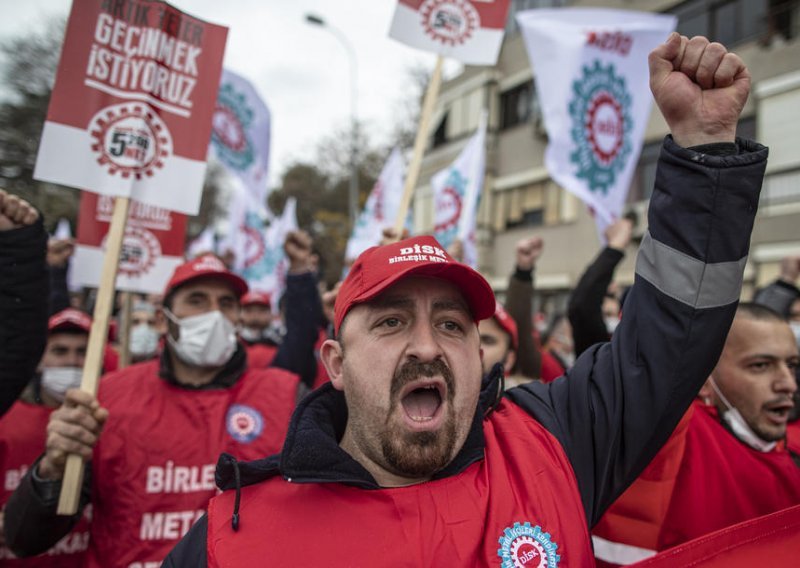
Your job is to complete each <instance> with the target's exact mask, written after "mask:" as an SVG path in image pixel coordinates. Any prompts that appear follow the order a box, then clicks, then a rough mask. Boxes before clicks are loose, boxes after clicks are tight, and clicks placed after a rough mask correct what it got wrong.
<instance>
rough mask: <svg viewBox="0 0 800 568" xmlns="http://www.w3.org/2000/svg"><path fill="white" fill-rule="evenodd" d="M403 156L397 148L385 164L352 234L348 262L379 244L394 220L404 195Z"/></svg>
mask: <svg viewBox="0 0 800 568" xmlns="http://www.w3.org/2000/svg"><path fill="white" fill-rule="evenodd" d="M403 169H404V164H403V155H402V153H401V152H400V148H395V149H394V150H392V153H391V154H390V155H389V158H388V159H387V160H386V163H385V164H384V165H383V169H382V170H381V173H380V175H379V176H378V181H376V182H375V185H374V186H373V188H372V191H371V192H370V194H369V197H368V198H367V202H366V203H365V204H364V210H363V211H362V212H361V215H359V216H358V220H357V221H356V226H355V227H353V233H352V235H350V239H349V240H348V241H347V250H346V252H345V259H349V260H355V259H356V258H357V257H358V255H360V254H361V253H362V252H364V251H365V250H367V249H368V248H369V247H374V246H377V245H378V244H380V242H381V236H382V235H383V230H384V229H385V228H386V226H387V223H391V222H392V221H390V219H394V217H395V215H396V214H397V209H398V207H399V206H400V198H401V197H402V195H403Z"/></svg>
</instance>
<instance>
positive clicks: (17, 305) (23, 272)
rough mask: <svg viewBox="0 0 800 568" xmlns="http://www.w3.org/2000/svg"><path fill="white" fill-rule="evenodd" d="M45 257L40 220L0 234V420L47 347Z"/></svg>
mask: <svg viewBox="0 0 800 568" xmlns="http://www.w3.org/2000/svg"><path fill="white" fill-rule="evenodd" d="M46 253H47V233H46V232H45V230H44V225H43V223H42V219H41V217H40V218H39V220H38V221H36V222H35V223H34V224H33V225H30V226H27V227H20V228H19V229H13V230H11V231H0V415H2V414H5V412H6V411H7V410H8V409H9V408H11V405H12V404H14V401H16V400H17V397H18V396H19V394H20V393H21V392H22V389H24V388H25V385H26V384H28V381H30V379H31V377H32V376H33V372H34V370H35V369H36V366H37V365H38V364H39V360H40V359H41V357H42V353H43V352H44V347H45V344H46V342H47V318H48V312H47V307H48V306H47V297H48V293H49V292H48V290H49V286H48V281H47V278H48V275H47V270H46V267H45V255H46Z"/></svg>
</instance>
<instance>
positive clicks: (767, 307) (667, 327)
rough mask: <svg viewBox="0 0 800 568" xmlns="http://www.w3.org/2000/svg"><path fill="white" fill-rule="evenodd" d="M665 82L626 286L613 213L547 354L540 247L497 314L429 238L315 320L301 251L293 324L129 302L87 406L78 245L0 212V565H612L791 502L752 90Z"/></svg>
mask: <svg viewBox="0 0 800 568" xmlns="http://www.w3.org/2000/svg"><path fill="white" fill-rule="evenodd" d="M650 71H651V88H652V91H653V95H654V97H655V100H656V102H657V104H658V105H659V107H660V109H661V112H662V114H663V115H664V117H665V119H666V121H667V124H668V125H669V127H670V130H671V133H672V134H671V136H669V137H667V139H666V140H665V142H664V147H663V150H662V157H661V159H660V162H659V176H658V177H657V181H656V187H655V188H654V197H653V199H652V200H651V209H650V212H649V223H648V225H649V229H648V232H647V233H646V234H645V237H644V239H643V241H642V245H641V248H640V251H639V257H638V260H637V267H636V280H635V283H634V285H633V286H631V287H630V288H629V289H625V290H624V291H620V289H619V287H618V286H617V285H616V284H615V283H614V272H615V269H616V267H617V266H618V264H619V263H620V261H621V260H622V258H623V256H624V255H625V254H626V252H630V243H631V240H632V233H633V226H634V221H633V220H632V219H629V218H624V219H621V220H619V221H617V222H615V223H613V224H612V225H610V226H609V228H608V229H607V231H606V233H605V237H606V243H607V244H606V246H605V247H604V248H603V249H602V250H601V251H599V253H598V255H597V257H596V258H595V259H594V260H593V261H592V262H591V264H590V265H589V266H587V268H586V270H585V272H584V274H583V275H582V277H581V278H580V279H579V282H578V284H577V285H576V287H575V289H574V290H573V291H572V293H571V296H570V301H569V306H568V310H567V312H566V313H555V314H551V320H550V322H549V325H548V326H547V329H546V331H545V332H544V333H540V330H538V329H537V327H536V326H535V325H534V321H533V317H532V316H533V298H534V295H535V290H536V285H535V269H536V263H537V261H538V259H539V258H540V257H541V256H542V255H543V254H546V243H544V242H543V241H542V239H541V238H539V237H536V236H529V237H526V238H524V239H522V240H520V241H519V242H518V243H517V245H516V251H515V253H516V254H515V266H514V269H513V271H512V273H511V275H510V276H509V280H508V286H507V289H506V294H505V301H504V304H501V303H500V302H498V301H497V300H496V299H495V296H494V292H493V291H492V289H491V287H490V285H489V284H488V282H487V281H486V279H485V278H484V277H483V276H482V275H481V274H480V273H478V272H476V271H475V270H473V269H471V268H469V267H468V266H466V265H464V264H461V263H460V262H459V251H458V250H457V249H453V250H450V251H446V250H443V248H442V247H441V246H440V245H439V243H437V242H436V241H435V240H434V239H433V238H432V237H429V236H424V235H417V236H412V237H408V238H405V239H402V240H397V239H388V240H387V242H385V243H384V244H382V245H381V246H378V247H374V248H371V249H368V250H367V251H365V252H364V253H362V254H361V255H360V256H359V257H358V258H357V259H356V260H355V262H354V263H353V264H352V266H351V267H350V269H349V272H348V275H347V277H346V278H345V279H344V281H343V282H341V283H339V284H338V285H337V286H336V287H335V288H334V289H333V290H331V291H329V292H327V293H325V294H322V295H320V292H319V289H318V287H317V278H316V276H317V275H316V273H315V261H314V258H313V248H312V247H313V243H312V241H311V239H310V237H309V236H308V235H307V234H305V233H303V232H302V231H298V232H294V233H290V235H289V236H288V237H287V239H286V242H285V244H284V249H285V251H286V254H287V257H288V259H289V263H290V268H289V273H288V275H287V283H286V290H285V293H284V295H283V297H282V299H281V300H280V302H281V305H280V309H279V310H278V309H276V308H278V306H275V305H273V300H274V299H273V298H272V297H271V296H270V295H269V294H265V293H263V292H260V291H257V290H248V286H247V283H246V282H245V281H244V280H242V279H241V278H240V277H239V276H237V275H236V274H234V273H233V272H231V271H230V270H229V268H228V267H227V266H226V265H225V264H224V263H223V262H222V260H221V259H220V258H217V257H216V256H214V255H211V254H205V255H200V256H198V257H196V258H194V259H191V260H187V261H186V262H185V263H184V264H182V265H181V266H179V267H178V268H177V269H176V270H175V272H174V274H173V275H172V277H171V278H170V280H169V282H168V283H167V285H166V287H165V289H164V293H163V295H161V296H143V295H142V296H137V297H136V298H135V299H134V301H133V306H132V309H131V310H130V333H129V334H127V341H128V345H127V346H124V347H125V349H124V350H126V351H128V352H129V353H130V357H131V362H132V363H133V364H132V365H130V366H126V367H124V368H119V369H117V367H118V365H119V361H118V357H117V353H116V351H115V349H114V348H112V347H110V346H109V347H107V348H106V353H105V357H104V371H105V374H104V376H103V377H102V379H101V381H100V389H99V392H98V394H97V396H96V397H95V396H92V395H89V394H88V393H86V392H83V391H81V390H80V389H79V388H78V387H79V385H80V380H81V375H82V368H83V365H84V360H85V358H86V350H87V345H88V342H89V335H90V330H91V326H92V320H91V317H90V316H89V313H88V308H89V306H88V305H86V300H87V299H88V298H87V297H76V296H73V297H70V294H69V293H68V292H67V287H66V269H67V266H68V263H69V258H70V255H71V254H72V252H73V249H74V246H73V244H72V243H71V242H69V241H51V242H50V243H49V245H48V242H47V235H46V233H45V230H44V225H43V220H42V218H41V216H40V215H39V213H38V212H37V211H36V210H35V209H34V208H33V207H31V206H30V205H29V204H28V203H26V202H25V201H23V200H21V199H19V198H17V197H15V196H13V195H10V194H7V193H6V192H4V191H2V190H0V396H2V398H0V411H1V412H2V413H3V414H4V416H3V417H2V419H0V470H1V473H2V475H3V479H4V487H3V492H2V504H3V507H4V510H3V516H2V529H3V530H2V533H1V534H2V537H1V538H0V544H2V547H0V564H2V565H9V566H102V567H113V566H120V567H128V568H134V567H135V568H144V567H152V566H159V565H161V563H162V561H163V562H164V565H165V566H247V565H271V566H288V565H301V566H303V565H311V564H315V563H317V561H318V560H319V558H317V560H313V559H312V557H313V556H314V554H315V553H314V550H324V551H325V555H324V559H325V560H324V561H325V563H327V564H331V565H342V566H344V565H348V566H349V565H376V564H377V565H385V566H400V565H410V566H442V565H446V566H477V565H501V563H503V562H505V561H508V563H507V564H506V563H504V564H502V565H503V566H506V565H507V566H516V565H524V564H519V563H517V562H516V561H519V560H520V559H524V560H525V562H528V561H530V562H531V564H530V565H532V566H557V565H558V563H559V562H563V563H564V564H565V565H569V566H591V565H594V563H597V564H598V565H608V566H612V565H625V564H630V563H633V562H635V561H638V560H641V559H644V558H647V557H648V556H651V555H653V554H655V553H656V552H658V551H661V550H664V549H666V548H669V547H671V546H675V545H678V544H681V543H684V542H687V541H689V540H691V539H694V538H697V537H699V536H702V535H705V534H708V533H711V532H713V531H715V530H718V529H720V528H723V527H726V526H730V525H733V524H736V523H739V522H742V521H745V520H748V519H753V518H756V517H759V516H762V515H765V514H768V513H772V512H775V511H778V510H781V509H785V508H788V507H791V506H793V505H797V504H800V399H799V398H798V388H797V386H798V375H797V372H798V371H797V370H798V364H799V362H800V356H799V355H798V346H800V289H798V284H799V282H798V279H799V278H800V254H798V255H797V256H790V257H787V258H785V259H784V260H783V262H782V265H781V275H780V278H779V279H778V280H777V281H776V282H774V283H772V284H770V285H769V286H767V287H765V288H763V289H761V290H759V291H758V293H757V294H756V296H755V298H753V301H752V302H746V303H742V304H739V303H738V301H739V299H740V295H741V283H742V276H743V270H744V263H745V262H746V259H747V254H748V247H749V238H750V231H751V230H752V226H753V223H754V219H755V213H756V210H757V204H758V195H759V191H760V187H761V183H762V180H763V175H764V170H765V167H766V157H767V150H766V148H764V147H763V146H760V145H758V144H757V143H755V142H752V141H747V140H743V139H737V138H735V128H736V123H737V120H738V118H739V114H740V112H741V110H742V108H743V106H744V104H745V101H746V99H747V96H748V92H749V74H748V71H747V69H746V68H745V67H744V65H743V64H742V62H741V60H740V59H739V58H738V57H737V56H735V55H733V54H730V53H728V52H727V51H726V50H725V49H724V48H722V46H719V44H709V43H708V42H707V41H706V40H704V39H702V38H695V39H693V40H692V41H689V40H688V39H687V38H685V37H681V36H678V35H677V34H675V35H673V36H671V38H670V39H669V40H668V41H667V42H665V43H664V44H663V45H662V46H660V47H659V48H657V49H656V50H655V51H654V52H653V53H652V54H651V56H650ZM709 77H710V78H709ZM711 100H713V101H717V103H718V104H708V103H709V101H711ZM666 196H668V198H667V197H666ZM712 221H713V222H712ZM389 236H393V235H392V234H391V233H389ZM420 251H423V252H424V254H423V253H421V252H420ZM48 298H49V300H45V299H48ZM116 339H117V338H116V337H115V336H114V335H110V337H109V340H110V342H112V343H113V342H114V341H115V340H116ZM68 454H77V455H79V456H81V458H82V459H83V460H84V461H85V462H87V464H88V465H87V467H86V473H85V476H84V479H83V485H82V488H81V497H80V507H79V511H78V513H76V514H75V515H73V516H59V515H57V514H56V504H57V502H58V497H59V493H60V489H61V480H62V477H63V475H64V468H65V461H66V457H67V455H68ZM219 490H222V492H221V493H220V492H219ZM498 546H499V548H498ZM304 557H305V558H304ZM165 559H166V560H165ZM263 559H268V560H263ZM537 562H538V563H537Z"/></svg>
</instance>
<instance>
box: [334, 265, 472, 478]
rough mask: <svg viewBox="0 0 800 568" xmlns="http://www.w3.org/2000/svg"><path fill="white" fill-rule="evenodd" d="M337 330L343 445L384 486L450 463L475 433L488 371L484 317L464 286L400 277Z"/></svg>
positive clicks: (336, 369)
mask: <svg viewBox="0 0 800 568" xmlns="http://www.w3.org/2000/svg"><path fill="white" fill-rule="evenodd" d="M340 338H341V339H340V341H341V343H339V344H336V348H337V349H338V351H337V352H336V353H338V356H339V357H338V359H335V360H334V359H333V358H331V357H325V356H324V359H325V362H326V366H328V371H329V374H331V377H332V382H333V384H334V387H336V388H339V389H340V390H343V391H344V395H345V399H346V401H347V407H348V423H347V428H346V431H345V435H344V437H343V439H342V441H341V446H342V448H344V449H345V450H346V451H348V453H350V454H351V455H352V456H353V457H354V458H355V459H356V460H357V461H359V462H360V463H361V464H362V465H364V467H365V468H366V469H367V470H368V471H370V473H372V474H373V476H374V477H375V478H376V480H377V481H378V483H379V484H381V485H383V486H391V485H404V484H409V483H414V482H417V481H424V480H425V479H428V478H430V476H431V475H433V474H434V473H436V472H437V471H439V470H441V469H442V468H444V467H445V466H446V465H447V464H449V463H450V461H452V459H453V458H454V457H455V455H456V454H457V453H458V451H459V450H460V449H461V447H462V446H463V444H464V441H465V440H466V437H467V434H468V433H469V428H470V426H471V424H472V419H473V417H474V415H475V411H476V408H477V403H478V395H479V392H480V380H481V354H480V353H481V352H480V344H479V335H478V331H477V327H476V325H475V323H474V321H473V318H472V315H471V314H470V312H469V309H468V308H467V304H466V302H465V301H464V299H463V297H462V296H461V294H460V292H459V291H458V289H457V288H455V287H454V286H453V285H452V284H450V283H448V282H445V281H443V280H438V279H435V278H425V277H412V278H406V279H404V280H401V281H400V282H399V283H397V284H395V285H394V286H392V287H390V288H388V289H387V290H386V291H384V292H383V293H382V294H380V295H379V296H378V297H377V298H375V299H374V300H372V301H370V302H368V303H366V304H362V305H359V306H356V307H354V308H353V309H352V310H351V311H350V313H349V314H348V316H347V319H346V321H345V323H344V324H343V326H342V328H341V333H340ZM332 343H335V342H332ZM331 349H332V347H330V346H329V348H328V354H330V353H331ZM331 361H333V363H332V364H329V363H330V362H331Z"/></svg>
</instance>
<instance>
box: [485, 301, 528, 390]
mask: <svg viewBox="0 0 800 568" xmlns="http://www.w3.org/2000/svg"><path fill="white" fill-rule="evenodd" d="M478 333H479V335H480V339H481V349H482V350H483V365H482V370H483V374H484V375H487V374H489V373H490V372H491V370H492V367H493V366H494V365H500V366H501V368H502V371H503V375H504V381H505V383H504V384H505V388H512V387H515V386H519V385H521V384H523V383H527V382H528V381H530V380H531V379H530V378H528V377H523V376H521V375H513V374H512V370H513V369H514V367H515V365H516V361H517V348H518V346H519V335H518V334H517V323H516V322H515V321H514V318H512V317H511V316H510V315H509V314H508V312H506V310H505V308H503V305H502V304H501V303H500V302H497V306H496V307H495V311H494V314H493V316H492V317H490V318H486V319H484V320H481V321H480V322H478Z"/></svg>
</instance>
